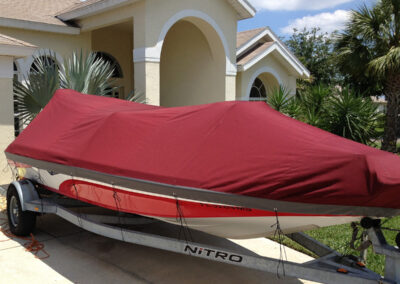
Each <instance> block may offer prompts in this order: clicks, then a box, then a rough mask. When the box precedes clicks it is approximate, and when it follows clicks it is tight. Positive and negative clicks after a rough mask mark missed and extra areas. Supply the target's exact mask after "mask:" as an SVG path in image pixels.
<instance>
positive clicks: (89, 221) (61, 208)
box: [9, 180, 400, 284]
mask: <svg viewBox="0 0 400 284" xmlns="http://www.w3.org/2000/svg"><path fill="white" fill-rule="evenodd" d="M10 186H14V188H16V190H17V192H18V196H19V200H20V202H21V208H22V210H23V211H25V212H32V214H54V215H57V216H59V217H61V218H63V219H64V220H66V221H68V222H70V223H72V224H74V225H76V226H78V227H80V228H82V229H84V230H87V231H89V232H92V233H94V234H97V235H101V236H105V237H108V238H112V239H115V240H120V241H124V242H128V243H132V244H136V245H142V246H147V247H151V248H157V249H161V250H165V251H170V252H175V253H180V254H184V255H189V256H193V257H199V258H203V259H208V260H212V261H217V262H223V263H228V264H231V265H235V266H241V267H246V268H250V269H256V270H260V271H264V272H269V273H277V271H279V268H282V267H284V274H285V276H286V277H294V278H301V279H305V280H311V281H316V282H322V283H335V284H336V283H337V284H342V283H360V284H367V283H400V250H399V248H397V247H394V246H390V245H388V244H387V242H386V240H385V237H384V235H383V233H382V231H381V229H380V228H379V227H372V228H370V229H368V231H367V232H368V237H369V240H370V242H371V244H372V246H373V248H374V251H375V253H377V254H382V255H385V256H386V269H385V277H383V276H381V275H379V274H377V273H375V272H373V271H371V270H369V269H367V268H366V267H364V266H362V265H361V264H360V263H359V261H358V260H357V259H354V258H352V257H349V256H342V255H340V254H339V253H338V252H336V251H335V250H333V249H331V248H329V247H327V246H325V245H324V244H321V243H320V242H318V241H316V240H315V239H313V238H311V237H309V236H308V235H306V234H304V233H294V234H289V235H287V236H288V237H289V238H291V239H292V240H294V241H295V242H297V243H299V244H300V245H302V246H303V247H305V248H307V249H309V250H310V251H312V252H313V253H315V254H316V255H317V256H319V258H317V259H315V260H313V261H310V262H307V263H304V264H298V263H294V262H290V261H285V260H282V259H274V258H269V257H263V256H254V255H249V254H244V253H242V252H237V251H234V250H230V249H226V248H223V247H216V246H211V245H207V244H201V243H196V242H191V241H188V240H182V239H177V238H171V237H165V236H161V235H156V234H149V233H144V232H139V231H136V230H132V229H127V228H124V227H122V226H121V224H124V225H135V224H136V225H137V224H147V223H149V222H154V221H153V219H149V218H146V217H141V216H137V215H135V216H126V217H121V216H109V215H95V214H82V213H80V212H75V211H73V210H70V209H68V207H71V206H72V207H81V206H85V204H84V203H82V202H81V201H78V200H74V199H59V198H53V197H46V198H44V197H42V196H41V195H40V194H39V193H38V192H37V188H36V187H35V185H34V184H33V183H32V182H31V181H29V180H22V181H15V182H13V183H12V184H11V185H10ZM9 188H10V187H9ZM171 226H174V225H171ZM186 229H187V228H186Z"/></svg>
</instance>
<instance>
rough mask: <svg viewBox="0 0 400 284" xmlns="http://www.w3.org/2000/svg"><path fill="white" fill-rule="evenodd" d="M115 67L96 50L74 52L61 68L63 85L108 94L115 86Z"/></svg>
mask: <svg viewBox="0 0 400 284" xmlns="http://www.w3.org/2000/svg"><path fill="white" fill-rule="evenodd" d="M113 73H114V67H113V66H112V65H111V64H110V63H109V62H107V61H105V60H102V59H101V58H97V57H96V53H95V52H90V53H86V54H84V53H83V52H82V50H81V52H79V53H77V52H73V54H72V56H71V57H70V58H68V59H66V60H65V61H64V65H63V67H62V68H61V70H60V74H59V75H60V81H61V87H62V88H66V89H73V90H76V91H78V92H81V93H85V94H92V95H99V96H107V95H109V94H110V93H111V92H112V90H113V89H114V87H113V82H114V80H113V79H112V76H113Z"/></svg>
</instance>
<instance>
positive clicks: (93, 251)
mask: <svg viewBox="0 0 400 284" xmlns="http://www.w3.org/2000/svg"><path fill="white" fill-rule="evenodd" d="M0 198H2V197H0ZM2 199H3V202H4V198H2ZM0 205H1V203H0ZM5 220H6V216H5V214H4V211H3V212H2V213H0V224H2V223H4V221H5ZM148 226H149V225H146V229H144V228H143V230H146V231H147V230H150V231H163V232H164V233H166V234H171V233H172V232H165V228H163V225H162V224H160V223H156V224H154V225H153V227H151V226H150V227H148ZM138 229H141V228H138ZM175 233H176V232H175ZM35 238H36V239H37V240H38V241H40V242H41V243H43V244H44V245H45V250H46V251H47V252H48V253H49V254H50V257H49V258H47V259H43V260H40V259H37V258H35V256H34V255H33V254H32V253H29V252H26V251H25V249H24V247H23V244H24V243H26V242H27V241H26V240H21V239H17V238H12V239H8V238H7V237H6V236H5V235H4V234H2V233H0V275H1V276H0V283H41V284H42V283H219V284H223V283H240V284H243V283H246V284H247V283H249V284H250V283H312V282H306V281H301V280H298V279H292V278H290V279H289V278H286V279H284V280H279V279H277V277H276V275H275V274H268V273H263V272H259V271H256V270H251V269H245V268H238V267H235V266H231V265H228V264H223V263H216V262H211V261H208V260H204V259H198V258H194V257H190V256H184V255H180V254H175V253H170V252H165V251H161V250H157V249H152V248H147V247H143V246H137V245H132V244H127V243H124V242H120V241H115V240H112V239H108V238H105V237H101V236H97V235H95V234H92V233H89V232H86V231H82V230H81V229H79V228H78V227H76V226H74V225H72V224H70V223H68V222H66V221H64V220H63V219H61V218H59V217H57V216H53V215H46V216H43V217H40V218H38V222H37V229H36V232H35ZM193 238H194V239H195V241H200V242H205V243H209V244H214V245H223V246H224V247H228V248H233V249H236V250H241V251H246V252H247V253H254V254H260V255H264V256H269V257H276V258H279V254H280V253H279V245H278V244H277V243H274V242H272V241H270V240H267V239H253V240H241V241H231V240H226V239H220V238H214V237H210V236H209V235H206V234H201V233H200V234H196V235H195V236H193ZM286 253H287V256H288V260H291V261H296V262H299V263H302V262H306V261H310V260H311V258H310V257H308V256H306V255H304V254H301V253H299V252H297V251H294V250H291V249H289V248H287V249H286ZM39 256H43V254H39Z"/></svg>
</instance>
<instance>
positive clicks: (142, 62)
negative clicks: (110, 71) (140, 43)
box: [133, 47, 160, 106]
mask: <svg viewBox="0 0 400 284" xmlns="http://www.w3.org/2000/svg"><path fill="white" fill-rule="evenodd" d="M150 51H151V48H145V47H144V48H135V49H134V50H133V64H134V70H135V71H134V85H135V91H136V92H138V93H144V94H145V97H146V103H148V104H150V105H156V106H159V105H160V58H159V57H158V58H157V57H153V56H150V55H149V52H150Z"/></svg>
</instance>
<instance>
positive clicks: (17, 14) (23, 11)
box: [0, 0, 81, 26]
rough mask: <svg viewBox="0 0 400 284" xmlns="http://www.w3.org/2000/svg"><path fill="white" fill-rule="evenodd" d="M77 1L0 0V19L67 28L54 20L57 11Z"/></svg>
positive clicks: (77, 0) (64, 24) (61, 22)
mask: <svg viewBox="0 0 400 284" xmlns="http://www.w3.org/2000/svg"><path fill="white" fill-rule="evenodd" d="M78 3H81V2H80V1H79V0H12V1H10V0H0V18H8V19H16V20H25V21H31V22H39V23H45V24H52V25H60V26H67V24H66V23H64V22H63V21H61V20H59V19H58V18H56V15H57V14H58V12H59V11H61V10H63V9H66V8H67V7H71V6H72V5H75V4H78Z"/></svg>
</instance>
